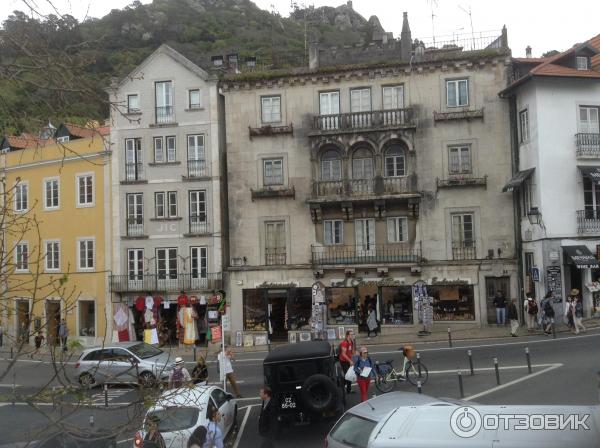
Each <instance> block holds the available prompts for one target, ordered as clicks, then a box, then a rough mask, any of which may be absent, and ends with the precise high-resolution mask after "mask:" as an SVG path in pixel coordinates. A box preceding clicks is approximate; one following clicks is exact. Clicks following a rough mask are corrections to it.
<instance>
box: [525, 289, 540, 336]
mask: <svg viewBox="0 0 600 448" xmlns="http://www.w3.org/2000/svg"><path fill="white" fill-rule="evenodd" d="M538 311H539V307H538V304H537V301H536V300H535V297H533V296H532V295H531V293H527V299H526V300H525V316H526V318H527V331H533V330H535V328H536V325H537V315H538Z"/></svg>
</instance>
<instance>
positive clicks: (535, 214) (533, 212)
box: [527, 207, 542, 226]
mask: <svg viewBox="0 0 600 448" xmlns="http://www.w3.org/2000/svg"><path fill="white" fill-rule="evenodd" d="M527 219H528V220H529V223H530V224H531V225H532V226H533V225H535V224H538V225H539V223H540V222H541V221H542V214H541V213H540V210H539V209H538V208H537V207H531V209H530V210H529V213H527Z"/></svg>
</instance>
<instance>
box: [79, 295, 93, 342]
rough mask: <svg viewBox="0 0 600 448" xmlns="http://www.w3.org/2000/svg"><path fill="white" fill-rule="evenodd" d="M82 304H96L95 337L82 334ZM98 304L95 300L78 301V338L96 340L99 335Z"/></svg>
mask: <svg viewBox="0 0 600 448" xmlns="http://www.w3.org/2000/svg"><path fill="white" fill-rule="evenodd" d="M81 302H91V303H93V304H94V335H93V336H90V335H82V334H81ZM97 327H98V304H97V302H96V300H94V299H79V300H77V337H80V338H95V337H96V336H97V334H98V328H97Z"/></svg>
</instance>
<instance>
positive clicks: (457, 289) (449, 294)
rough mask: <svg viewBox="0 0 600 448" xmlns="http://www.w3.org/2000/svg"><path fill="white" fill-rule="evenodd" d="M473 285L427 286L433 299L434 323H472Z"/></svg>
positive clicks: (473, 317)
mask: <svg viewBox="0 0 600 448" xmlns="http://www.w3.org/2000/svg"><path fill="white" fill-rule="evenodd" d="M474 288H475V287H474V286H473V285H451V284H450V285H448V284H446V285H428V286H427V294H429V295H430V296H431V297H433V309H434V313H433V320H434V321H474V320H475V292H474Z"/></svg>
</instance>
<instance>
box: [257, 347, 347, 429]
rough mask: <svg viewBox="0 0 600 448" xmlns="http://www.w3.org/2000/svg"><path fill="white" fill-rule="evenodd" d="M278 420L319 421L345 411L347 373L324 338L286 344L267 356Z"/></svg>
mask: <svg viewBox="0 0 600 448" xmlns="http://www.w3.org/2000/svg"><path fill="white" fill-rule="evenodd" d="M264 373H265V383H266V384H267V385H268V386H269V387H270V388H271V389H272V391H273V395H272V400H273V403H274V404H275V409H276V415H277V421H278V422H279V423H293V422H307V421H318V420H322V419H325V418H330V417H337V416H340V415H341V414H342V413H343V412H344V407H345V403H346V393H345V389H344V373H343V369H342V367H341V366H340V363H339V361H338V360H337V358H336V356H335V352H334V350H333V348H332V347H331V345H329V343H327V342H325V341H311V342H300V343H298V344H287V345H284V346H281V347H277V348H275V349H274V350H272V351H271V352H270V353H269V354H268V355H267V357H266V358H265V360H264Z"/></svg>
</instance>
